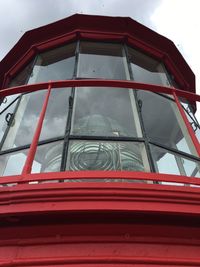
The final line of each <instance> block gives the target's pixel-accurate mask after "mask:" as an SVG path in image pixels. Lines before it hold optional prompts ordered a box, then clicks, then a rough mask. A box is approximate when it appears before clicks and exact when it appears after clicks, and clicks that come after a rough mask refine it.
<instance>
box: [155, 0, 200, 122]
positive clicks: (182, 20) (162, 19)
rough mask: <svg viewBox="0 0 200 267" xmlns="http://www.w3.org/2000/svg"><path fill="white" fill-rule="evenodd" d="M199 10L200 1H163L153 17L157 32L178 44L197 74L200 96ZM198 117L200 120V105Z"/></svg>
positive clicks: (199, 106)
mask: <svg viewBox="0 0 200 267" xmlns="http://www.w3.org/2000/svg"><path fill="white" fill-rule="evenodd" d="M199 10H200V1H199V0H190V1H188V0H162V2H161V4H160V5H159V6H158V7H157V8H156V9H155V11H154V12H153V14H152V15H151V20H152V22H153V23H154V25H155V28H156V30H157V31H158V32H159V33H160V34H162V35H164V36H166V37H168V38H169V39H171V40H172V41H173V42H174V43H175V44H176V46H177V48H178V49H179V50H180V52H181V53H182V55H183V56H184V58H185V59H186V61H187V62H188V64H189V65H190V67H191V68H192V70H193V72H194V73H195V75H196V88H197V90H196V92H197V93H198V94H200V61H199V58H200V52H199V48H200V35H199V29H200V19H199ZM197 117H198V119H199V120H200V105H198V112H197Z"/></svg>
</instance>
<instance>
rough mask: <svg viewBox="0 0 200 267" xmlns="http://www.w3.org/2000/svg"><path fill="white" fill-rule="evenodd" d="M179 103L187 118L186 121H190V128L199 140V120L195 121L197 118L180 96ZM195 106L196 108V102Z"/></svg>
mask: <svg viewBox="0 0 200 267" xmlns="http://www.w3.org/2000/svg"><path fill="white" fill-rule="evenodd" d="M181 104H182V107H183V110H184V111H185V114H186V116H187V118H188V121H189V122H190V124H191V126H192V129H193V130H194V133H195V135H196V137H197V139H198V140H199V142H200V125H199V122H198V121H197V118H196V117H195V115H194V112H193V109H192V107H191V105H190V104H189V102H188V101H187V100H186V99H183V98H182V99H181ZM197 108H198V103H197Z"/></svg>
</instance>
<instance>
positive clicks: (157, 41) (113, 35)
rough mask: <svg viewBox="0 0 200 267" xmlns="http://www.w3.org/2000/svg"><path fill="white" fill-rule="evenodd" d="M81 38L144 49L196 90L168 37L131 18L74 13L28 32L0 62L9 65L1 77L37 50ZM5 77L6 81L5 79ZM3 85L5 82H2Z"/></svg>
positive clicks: (184, 86) (182, 84)
mask: <svg viewBox="0 0 200 267" xmlns="http://www.w3.org/2000/svg"><path fill="white" fill-rule="evenodd" d="M80 39H81V40H88V41H89V40H94V41H109V42H124V43H126V44H128V45H130V46H133V47H134V48H136V49H139V50H141V51H144V52H145V53H147V54H149V55H152V56H153V57H154V58H157V59H159V60H160V61H162V62H163V63H164V64H166V66H167V69H168V70H169V71H170V72H171V74H172V75H173V76H174V77H175V79H176V81H177V82H178V83H179V84H180V87H181V88H182V90H188V91H191V92H195V77H194V74H193V72H192V71H191V69H190V68H189V66H188V64H187V63H186V62H185V60H184V58H183V57H182V55H181V54H180V52H179V51H178V49H177V48H176V47H175V45H174V44H173V43H172V42H171V41H170V40H168V39H167V38H165V37H163V36H161V35H159V34H157V33H155V32H153V31H151V30H150V29H148V28H146V27H145V26H143V25H141V24H139V23H137V22H136V21H134V20H131V19H130V18H111V17H105V16H104V17H99V16H87V15H79V14H76V15H74V16H72V17H69V18H66V19H64V20H62V21H58V22H56V23H52V24H49V25H46V26H44V27H40V28H39V29H35V30H32V31H30V32H27V33H26V34H25V35H24V36H23V37H22V38H21V40H20V41H19V42H18V43H17V44H16V46H15V47H14V48H13V49H12V50H11V51H10V53H9V54H8V55H7V56H6V57H5V59H4V60H3V61H2V62H0V67H1V66H2V70H4V68H5V66H6V65H8V66H7V69H6V70H5V71H4V73H3V76H4V74H5V73H6V72H7V74H6V76H7V78H9V77H13V75H15V74H16V72H17V71H19V70H20V69H21V68H23V67H24V65H25V64H27V61H28V60H30V58H31V57H33V55H36V54H37V53H38V52H40V51H44V50H47V49H51V48H53V47H57V46H59V45H63V44H67V43H69V42H71V41H75V40H80ZM12 61H13V62H12ZM16 62H17V63H16ZM14 65H15V66H14ZM9 66H10V67H9ZM13 66H14V67H13ZM4 78H5V76H4ZM0 80H1V78H0ZM6 80H7V81H8V79H6ZM4 81H5V80H4ZM5 86H6V83H5V82H4V87H5Z"/></svg>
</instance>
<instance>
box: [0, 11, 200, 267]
mask: <svg viewBox="0 0 200 267" xmlns="http://www.w3.org/2000/svg"><path fill="white" fill-rule="evenodd" d="M0 73H1V75H0V88H1V90H0V99H1V105H0V138H1V139H0V176H1V178H0V218H1V220H0V267H1V266H13V267H14V266H73V267H77V266H83V267H84V266H96V267H97V266H98V267H99V266H109V267H111V266H127V267H128V266H138V267H144V266H149V267H150V266H151V267H152V266H184V267H185V266H199V265H200V257H199V255H200V229H199V223H200V205H199V204H200V189H199V186H200V181H199V179H198V178H199V177H200V159H199V156H200V146H199V141H198V138H199V137H200V126H199V123H198V121H197V120H196V118H195V115H194V114H195V110H196V102H197V101H200V96H198V95H196V94H195V77H194V74H193V72H192V71H191V69H190V68H189V66H188V65H187V63H186V62H185V60H184V58H183V57H182V55H181V54H180V53H179V51H178V50H177V48H176V47H175V45H174V44H173V43H172V42H171V41H170V40H168V39H166V38H165V37H163V36H160V35H159V34H157V33H155V32H153V31H152V30H150V29H148V28H146V27H144V26H143V25H141V24H139V23H137V22H136V21H134V20H132V19H130V18H119V17H118V18H114V17H100V16H88V15H74V16H71V17H69V18H66V19H64V20H61V21H58V22H55V23H52V24H49V25H47V26H44V27H40V28H38V29H35V30H31V31H29V32H27V33H25V34H24V35H23V36H22V38H21V39H20V40H19V41H18V43H17V44H16V45H15V46H14V47H13V49H12V50H11V51H10V52H9V53H8V54H7V55H6V57H5V58H4V59H3V60H2V61H1V62H0Z"/></svg>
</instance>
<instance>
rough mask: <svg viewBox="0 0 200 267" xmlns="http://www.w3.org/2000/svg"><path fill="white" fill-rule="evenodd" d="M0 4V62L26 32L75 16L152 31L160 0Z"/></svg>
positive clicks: (15, 1) (48, 0) (9, 1)
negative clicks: (118, 20) (126, 20)
mask: <svg viewBox="0 0 200 267" xmlns="http://www.w3.org/2000/svg"><path fill="white" fill-rule="evenodd" d="M0 1H1V10H0V37H1V39H0V59H2V58H3V57H4V56H5V55H6V53H7V52H8V51H9V50H10V49H11V48H12V47H13V46H14V44H15V43H16V42H17V41H18V40H19V38H20V37H21V36H22V35H23V34H24V33H25V32H26V31H28V30H31V29H33V28H37V27H40V26H42V25H45V24H48V23H52V22H54V21H56V20H59V19H63V18H65V17H68V16H70V15H72V14H74V13H84V14H91V15H92V14H95V15H108V16H129V17H132V18H133V19H135V20H137V21H139V22H141V23H143V24H145V25H146V26H148V27H151V28H152V27H153V25H151V21H150V19H149V17H150V14H151V13H152V12H153V11H154V9H155V8H156V7H157V6H158V4H159V3H160V0H123V1H122V0H109V1H107V0H84V1H80V0H67V1H66V0H56V1H55V0H43V1H39V0H28V1H27V0H7V1H3V0H0Z"/></svg>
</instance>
